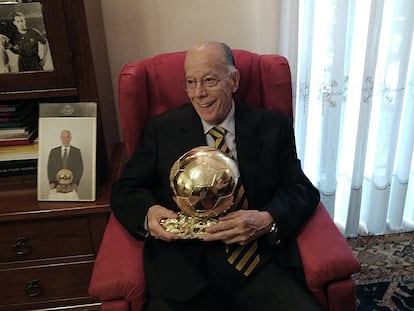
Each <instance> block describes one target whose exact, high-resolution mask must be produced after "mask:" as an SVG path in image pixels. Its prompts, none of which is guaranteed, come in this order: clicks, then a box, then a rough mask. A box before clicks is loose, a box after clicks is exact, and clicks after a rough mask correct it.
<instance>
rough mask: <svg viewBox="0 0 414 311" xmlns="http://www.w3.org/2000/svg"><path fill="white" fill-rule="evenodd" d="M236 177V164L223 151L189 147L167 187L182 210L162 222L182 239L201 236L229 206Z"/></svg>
mask: <svg viewBox="0 0 414 311" xmlns="http://www.w3.org/2000/svg"><path fill="white" fill-rule="evenodd" d="M238 179H239V170H238V167H237V164H236V162H235V161H234V160H233V159H232V158H231V157H230V156H228V155H227V154H226V153H223V152H221V151H220V150H218V149H216V148H213V147H208V146H202V147H196V148H193V149H191V150H190V151H188V152H186V153H185V154H184V155H182V156H181V157H180V158H179V159H178V160H177V161H175V163H174V164H173V166H172V167H171V170H170V186H171V189H172V191H173V193H174V197H175V202H176V204H177V205H178V207H179V208H180V210H181V212H179V214H178V218H167V219H163V220H162V221H161V224H162V225H163V226H164V228H165V230H167V231H169V232H174V233H176V234H177V235H178V236H180V237H181V238H183V239H201V238H202V237H203V236H204V235H205V229H206V228H207V227H208V226H210V225H212V224H214V223H217V222H218V217H219V216H220V215H222V214H224V213H225V212H226V211H228V210H229V209H230V208H231V207H232V205H233V192H234V190H235V188H236V185H237V182H238Z"/></svg>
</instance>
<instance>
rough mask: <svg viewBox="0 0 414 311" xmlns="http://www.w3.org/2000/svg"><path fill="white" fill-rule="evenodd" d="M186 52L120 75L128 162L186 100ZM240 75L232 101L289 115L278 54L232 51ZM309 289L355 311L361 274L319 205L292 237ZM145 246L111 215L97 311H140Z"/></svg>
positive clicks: (328, 305) (285, 68) (337, 309)
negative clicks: (155, 123)
mask: <svg viewBox="0 0 414 311" xmlns="http://www.w3.org/2000/svg"><path fill="white" fill-rule="evenodd" d="M184 56H185V52H175V53H168V54H161V55H158V56H155V57H152V58H148V59H145V60H143V61H139V62H134V63H129V64H127V65H125V66H124V67H123V68H122V70H121V73H120V76H119V114H120V123H121V129H122V133H123V138H124V144H125V149H126V155H127V157H129V156H131V154H132V153H133V151H134V150H135V148H136V147H137V145H138V143H139V140H140V137H141V134H142V131H143V128H144V126H145V124H146V122H147V120H148V119H149V118H150V117H152V116H154V115H156V114H159V113H160V112H162V111H165V110H167V109H170V108H174V107H177V106H179V105H181V104H182V103H184V102H187V101H188V98H187V97H186V93H185V91H184V85H183V77H184V68H183V62H184ZM234 56H235V61H236V66H237V68H238V69H239V71H240V75H241V79H240V87H239V89H238V91H237V93H236V94H235V97H236V99H239V100H241V101H243V102H245V103H254V104H256V105H258V106H261V107H266V108H268V109H274V110H280V111H283V112H286V113H288V114H289V115H292V89H291V76H290V69H289V65H288V62H287V61H286V59H285V58H283V57H281V56H278V55H258V54H254V53H251V52H247V51H243V50H234ZM297 241H298V244H299V249H300V253H301V257H302V261H303V266H304V270H305V277H306V282H307V286H308V288H309V290H310V291H311V293H312V294H313V295H314V297H315V298H316V300H317V301H318V302H319V304H320V305H321V306H322V308H323V309H324V310H330V311H350V310H355V309H356V307H355V302H356V295H355V283H354V281H353V279H352V274H353V273H356V272H358V271H359V270H360V265H359V262H358V261H357V260H356V258H355V257H354V255H353V253H352V251H351V250H350V248H349V247H348V245H347V243H346V241H345V239H344V238H343V237H342V235H341V233H340V232H339V231H338V229H337V228H336V226H335V224H334V223H333V221H332V220H331V218H330V216H329V214H328V213H327V212H326V210H325V208H324V207H323V206H322V204H319V206H318V208H317V209H316V211H315V213H314V215H313V216H312V217H311V219H310V220H309V221H308V223H307V224H306V226H305V227H304V228H303V230H302V232H301V233H300V235H299V236H298V238H297ZM142 249H143V241H138V240H136V239H135V238H133V237H132V236H131V235H129V233H128V232H127V231H126V230H125V229H124V228H123V227H122V225H121V224H120V223H119V222H118V221H117V220H116V218H115V217H114V216H113V215H111V217H110V219H109V222H108V225H107V228H106V231H105V234H104V237H103V240H102V244H101V246H100V249H99V252H98V255H97V258H96V261H95V265H94V269H93V274H92V279H91V283H90V286H89V293H90V295H91V296H93V297H96V298H98V299H99V300H100V301H101V302H102V307H101V310H119V311H121V310H136V311H138V310H142V306H143V304H144V303H145V279H144V272H143V263H142Z"/></svg>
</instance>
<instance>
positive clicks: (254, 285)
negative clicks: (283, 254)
mask: <svg viewBox="0 0 414 311" xmlns="http://www.w3.org/2000/svg"><path fill="white" fill-rule="evenodd" d="M217 281H219V280H217ZM209 283H210V285H209V287H207V288H205V289H204V290H203V291H201V292H200V293H198V295H196V296H194V297H193V298H191V299H190V300H188V301H184V302H177V301H173V300H170V299H164V298H160V297H151V296H149V297H148V301H147V304H146V306H145V309H144V310H145V311H159V310H163V311H204V310H205V311H207V310H217V311H221V310H223V311H224V310H226V311H236V310H237V311H252V310H260V311H302V310H303V311H320V310H321V309H320V307H319V306H318V304H317V303H316V301H315V300H314V298H313V297H312V296H311V295H310V293H309V292H308V290H307V289H306V287H305V286H304V285H303V284H302V283H301V282H299V281H298V280H297V279H296V278H295V277H293V275H292V274H291V273H290V272H288V271H287V270H284V269H281V268H279V267H277V266H276V265H275V264H273V263H267V264H266V265H264V266H263V267H261V268H260V269H259V270H258V271H257V272H256V273H255V275H254V276H252V277H251V278H250V279H249V280H248V281H247V282H245V283H244V284H243V285H242V286H241V288H239V289H235V290H234V291H233V292H232V293H225V294H222V293H221V292H219V291H217V283H216V281H214V280H212V281H211V282H210V280H209Z"/></svg>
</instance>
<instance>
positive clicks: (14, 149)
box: [0, 140, 39, 161]
mask: <svg viewBox="0 0 414 311" xmlns="http://www.w3.org/2000/svg"><path fill="white" fill-rule="evenodd" d="M38 156H39V144H38V143H37V141H36V140H35V141H34V142H32V143H30V144H27V145H11V146H0V161H11V160H26V159H37V158H38Z"/></svg>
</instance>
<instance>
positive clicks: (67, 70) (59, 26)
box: [0, 0, 77, 92]
mask: <svg viewBox="0 0 414 311" xmlns="http://www.w3.org/2000/svg"><path fill="white" fill-rule="evenodd" d="M63 1H64V0H37V1H32V0H31V1H20V0H19V1H18V0H16V1H3V2H2V1H1V0H0V11H1V14H0V34H3V36H4V35H6V36H7V35H9V32H10V29H13V28H15V26H14V25H13V22H12V20H11V17H12V15H13V13H14V12H15V11H23V13H26V14H27V20H26V23H27V26H28V27H32V28H39V30H40V31H42V32H43V33H45V34H46V37H47V46H48V52H47V60H45V61H46V62H45V65H46V67H45V68H44V69H45V70H34V71H24V72H15V71H16V69H13V70H12V68H10V71H9V72H8V73H5V72H3V73H1V74H0V92H8V91H9V90H11V89H12V90H14V92H22V91H28V90H30V91H33V90H45V89H62V88H71V87H74V85H75V74H74V71H73V63H72V61H73V56H72V55H71V53H70V52H68V51H72V49H71V47H70V46H69V42H71V40H70V36H69V31H68V29H70V27H71V24H70V23H69V24H68V22H66V16H65V13H64V12H65V10H64V3H63ZM0 39H1V38H0ZM0 41H1V40H0ZM72 53H77V51H72ZM7 54H8V55H9V57H10V56H12V55H13V53H10V50H7ZM15 56H16V55H15Z"/></svg>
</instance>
